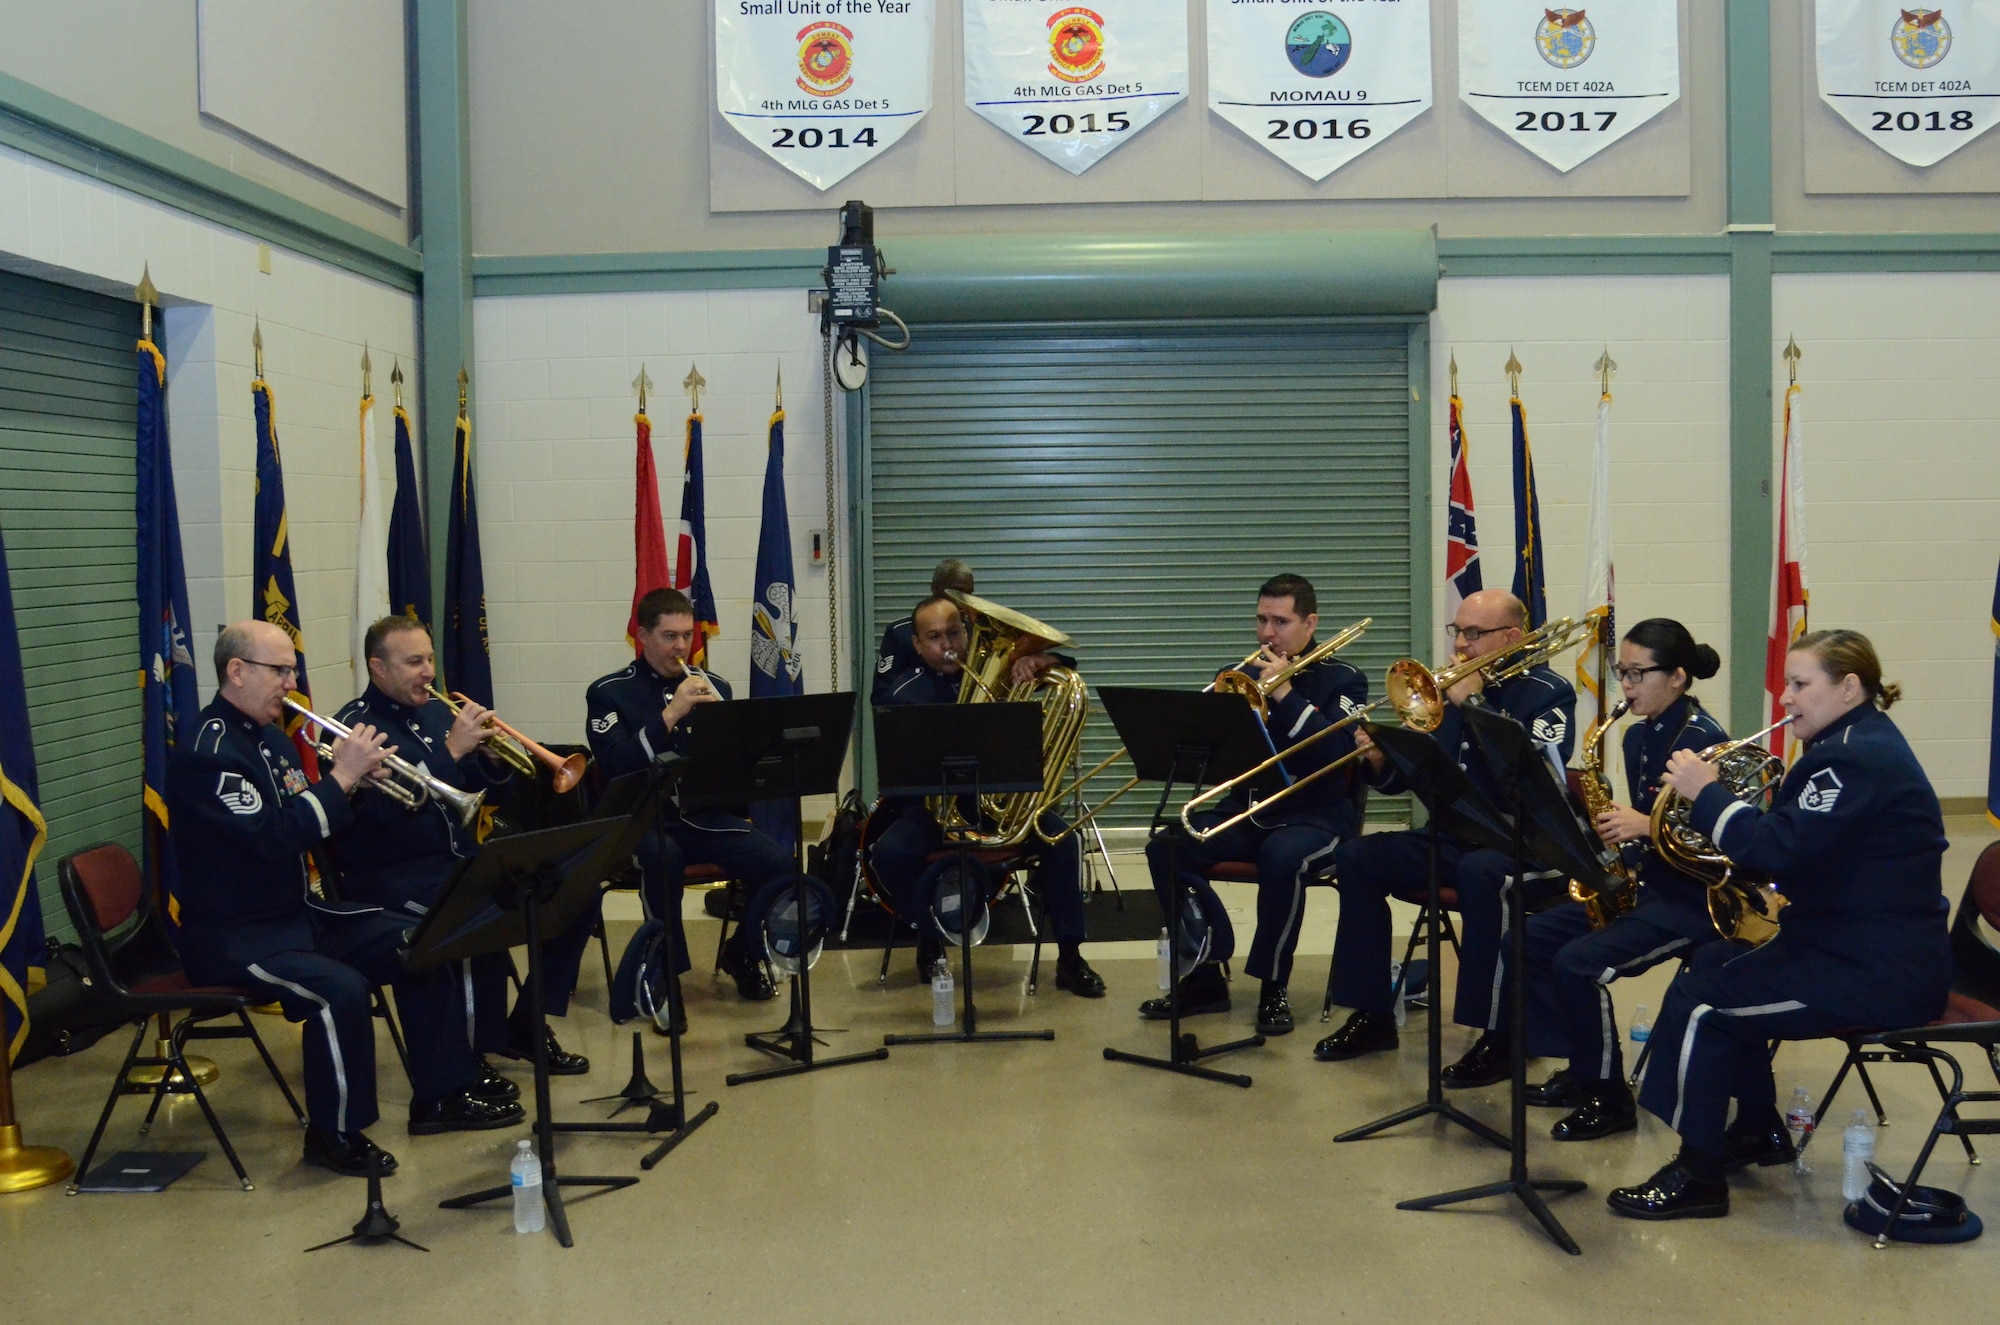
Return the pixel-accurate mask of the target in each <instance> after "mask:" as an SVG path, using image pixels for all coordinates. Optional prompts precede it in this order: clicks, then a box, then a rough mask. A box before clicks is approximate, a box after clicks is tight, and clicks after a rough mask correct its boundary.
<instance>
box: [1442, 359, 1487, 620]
mask: <svg viewBox="0 0 2000 1325" xmlns="http://www.w3.org/2000/svg"><path fill="white" fill-rule="evenodd" d="M1453 362H1454V363H1456V362H1457V360H1456V359H1454V360H1453ZM1465 452H1466V446H1465V402H1464V401H1462V400H1460V399H1459V398H1458V395H1457V394H1456V393H1453V395H1452V398H1451V499H1450V501H1451V504H1450V508H1449V514H1448V515H1447V517H1446V521H1445V540H1444V619H1445V620H1447V621H1456V620H1457V619H1458V605H1459V604H1460V603H1462V602H1464V601H1465V599H1466V597H1467V595H1470V594H1475V593H1478V592H1479V590H1480V589H1481V588H1482V587H1483V586H1482V585H1481V584H1480V575H1479V531H1478V529H1477V528H1476V527H1475V526H1474V524H1473V514H1472V475H1470V474H1468V473H1467V472H1466V469H1465Z"/></svg>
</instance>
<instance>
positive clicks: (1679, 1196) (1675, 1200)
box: [1604, 1160, 1729, 1219]
mask: <svg viewBox="0 0 2000 1325" xmlns="http://www.w3.org/2000/svg"><path fill="white" fill-rule="evenodd" d="M1604 1203H1605V1204H1606V1205H1608V1206H1610V1207H1611V1213H1612V1214H1614V1215H1624V1216H1625V1217H1626V1218H1627V1219H1720V1218H1722V1217H1723V1216H1724V1215H1726V1214H1728V1213H1729V1184H1728V1183H1727V1182H1726V1181H1725V1182H1702V1181H1700V1180H1698V1179H1697V1178H1696V1177H1695V1176H1694V1175H1693V1174H1692V1173H1689V1172H1688V1171H1687V1170H1686V1169H1684V1168H1682V1167H1681V1166H1680V1162H1679V1161H1678V1160H1676V1161H1674V1162H1673V1163H1670V1164H1668V1165H1667V1166H1666V1167H1664V1168H1662V1169H1661V1170H1660V1171H1659V1172H1658V1173H1655V1174H1654V1175H1653V1176H1652V1177H1650V1178H1648V1179H1646V1181H1644V1182H1642V1183H1640V1184H1639V1185H1638V1186H1637V1187H1620V1188H1618V1189H1617V1190H1616V1191H1614V1192H1612V1193H1611V1194H1610V1195H1609V1196H1607V1197H1605V1198H1604Z"/></svg>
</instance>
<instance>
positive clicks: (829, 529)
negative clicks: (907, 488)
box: [819, 332, 840, 690]
mask: <svg viewBox="0 0 2000 1325" xmlns="http://www.w3.org/2000/svg"><path fill="white" fill-rule="evenodd" d="M820 342H821V349H822V351H823V353H822V354H821V356H820V376H819V383H820V426H821V428H822V429H824V430H825V433H826V533H825V534H824V535H823V537H824V538H825V539H826V659H827V669H828V671H829V672H830V673H831V675H830V677H829V682H830V684H831V687H832V689H834V690H838V689H840V581H839V580H838V579H837V578H836V577H835V572H834V567H835V565H836V564H837V563H838V560H839V559H838V557H837V556H836V555H835V552H834V549H836V548H838V547H839V546H840V539H839V537H838V535H839V532H840V526H839V524H838V520H839V517H840V504H839V502H838V500H837V499H836V489H837V488H838V487H839V481H840V480H839V471H838V470H836V469H835V468H834V467H833V336H832V335H831V334H830V332H823V333H821V335H820Z"/></svg>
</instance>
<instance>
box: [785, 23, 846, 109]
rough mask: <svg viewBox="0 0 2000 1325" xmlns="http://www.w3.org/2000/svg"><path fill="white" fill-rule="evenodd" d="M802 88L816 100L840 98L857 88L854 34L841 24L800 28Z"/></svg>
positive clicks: (815, 24)
mask: <svg viewBox="0 0 2000 1325" xmlns="http://www.w3.org/2000/svg"><path fill="white" fill-rule="evenodd" d="M798 85H799V87H800V88H801V89H802V90H804V91H806V92H810V93H812V95H814V96H816V97H836V96H839V95H840V94H841V93H842V92H845V91H846V90H847V89H848V88H850V87H852V86H854V34H853V33H852V32H850V31H848V30H847V29H846V28H843V27H842V26H840V24H838V23H813V24H809V25H808V26H806V27H803V28H800V29H799V77H798Z"/></svg>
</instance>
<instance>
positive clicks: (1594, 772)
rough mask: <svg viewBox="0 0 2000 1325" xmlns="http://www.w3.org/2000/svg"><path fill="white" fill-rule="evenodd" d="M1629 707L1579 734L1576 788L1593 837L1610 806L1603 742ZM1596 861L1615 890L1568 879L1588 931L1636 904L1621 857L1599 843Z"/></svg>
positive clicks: (1620, 705) (1622, 705) (1635, 887)
mask: <svg viewBox="0 0 2000 1325" xmlns="http://www.w3.org/2000/svg"><path fill="white" fill-rule="evenodd" d="M1631 707H1632V705H1631V703H1630V701H1628V700H1623V699H1621V700H1619V701H1618V702H1617V703H1616V704H1614V705H1612V707H1611V711H1610V712H1609V713H1606V714H1605V715H1604V716H1603V717H1601V718H1599V719H1598V720H1597V721H1596V722H1594V723H1592V724H1591V726H1590V730H1589V731H1587V732H1585V733H1584V735H1583V767H1582V768H1581V769H1579V770H1578V777H1577V787H1578V790H1579V791H1580V792H1581V793H1582V795H1583V808H1584V811H1585V812H1586V813H1587V814H1588V815H1589V816H1590V824H1591V827H1590V831H1591V835H1592V836H1593V837H1594V836H1596V832H1597V828H1596V825H1597V816H1598V815H1600V814H1602V813H1604V812H1605V811H1606V810H1608V809H1610V808H1611V807H1612V805H1613V804H1614V801H1613V800H1612V796H1611V782H1610V779H1608V778H1606V777H1605V776H1604V743H1605V740H1606V739H1607V738H1608V737H1609V736H1610V735H1611V728H1612V726H1613V725H1614V724H1615V723H1617V721H1618V719H1620V718H1622V717H1624V716H1625V714H1626V712H1627V711H1628V710H1630V709H1631ZM1598 861H1599V863H1601V864H1602V865H1603V867H1604V872H1605V874H1606V875H1607V876H1608V877H1610V878H1615V879H1617V880H1619V883H1618V886H1617V888H1616V889H1615V890H1605V889H1599V888H1592V887H1588V886H1586V885H1585V884H1584V883H1583V882H1582V881H1581V880H1577V879H1571V880H1570V883H1569V895H1570V896H1571V897H1572V898H1574V899H1576V900H1577V901H1579V902H1582V903H1583V906H1584V909H1585V910H1586V911H1587V912H1589V913H1590V927H1591V928H1592V929H1603V928H1604V927H1605V926H1606V925H1608V924H1610V923H1611V922H1612V921H1614V920H1616V919H1617V918H1618V917H1619V916H1622V915H1624V914H1626V913H1627V912H1629V911H1630V910H1631V909H1632V908H1633V907H1634V906H1636V905H1638V902H1639V881H1638V880H1637V879H1635V878H1633V877H1632V871H1631V868H1630V867H1629V866H1627V865H1626V863H1625V857H1624V855H1623V854H1622V853H1620V852H1617V851H1614V850H1612V849H1611V848H1610V847H1607V846H1604V845H1602V844H1601V843H1600V844H1599V847H1598Z"/></svg>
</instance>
